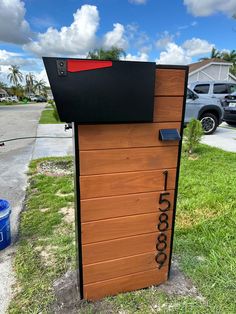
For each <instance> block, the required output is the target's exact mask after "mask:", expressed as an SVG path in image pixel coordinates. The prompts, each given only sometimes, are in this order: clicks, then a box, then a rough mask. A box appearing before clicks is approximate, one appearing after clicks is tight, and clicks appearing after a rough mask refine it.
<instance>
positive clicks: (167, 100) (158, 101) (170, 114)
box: [153, 97, 184, 122]
mask: <svg viewBox="0 0 236 314" xmlns="http://www.w3.org/2000/svg"><path fill="white" fill-rule="evenodd" d="M183 101H184V100H183V97H155V98H154V114H153V121H154V122H167V121H169V122H174V121H181V120H182V111H183V106H184V104H183Z"/></svg>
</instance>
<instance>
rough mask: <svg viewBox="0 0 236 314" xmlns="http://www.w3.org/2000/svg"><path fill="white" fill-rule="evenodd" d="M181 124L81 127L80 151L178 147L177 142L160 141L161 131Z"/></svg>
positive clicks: (178, 127) (178, 126)
mask: <svg viewBox="0 0 236 314" xmlns="http://www.w3.org/2000/svg"><path fill="white" fill-rule="evenodd" d="M180 125H181V124H180V122H173V123H139V124H137V123H134V124H113V125H108V124H106V125H105V124H100V125H99V124H97V125H80V126H79V147H80V151H83V150H94V149H109V148H132V147H133V148H134V147H153V146H155V147H157V146H170V145H175V146H176V145H178V142H176V141H160V140H159V130H160V129H178V130H180Z"/></svg>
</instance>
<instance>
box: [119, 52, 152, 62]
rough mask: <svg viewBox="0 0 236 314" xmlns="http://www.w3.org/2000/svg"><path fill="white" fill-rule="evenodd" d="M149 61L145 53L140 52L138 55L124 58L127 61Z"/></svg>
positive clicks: (128, 55) (129, 55)
mask: <svg viewBox="0 0 236 314" xmlns="http://www.w3.org/2000/svg"><path fill="white" fill-rule="evenodd" d="M148 59H149V56H148V54H147V53H145V52H138V53H137V55H132V54H130V53H128V54H127V55H126V56H125V58H124V60H126V61H148Z"/></svg>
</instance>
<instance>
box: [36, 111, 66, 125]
mask: <svg viewBox="0 0 236 314" xmlns="http://www.w3.org/2000/svg"><path fill="white" fill-rule="evenodd" d="M39 123H40V124H58V123H63V122H61V121H58V120H57V119H56V118H55V116H54V113H53V110H52V109H45V110H43V111H42V113H41V117H40V120H39Z"/></svg>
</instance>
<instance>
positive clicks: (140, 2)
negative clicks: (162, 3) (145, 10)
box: [129, 0, 147, 4]
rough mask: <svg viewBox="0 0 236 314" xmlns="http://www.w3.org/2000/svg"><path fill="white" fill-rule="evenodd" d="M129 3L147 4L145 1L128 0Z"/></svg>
mask: <svg viewBox="0 0 236 314" xmlns="http://www.w3.org/2000/svg"><path fill="white" fill-rule="evenodd" d="M129 2H130V3H134V4H145V3H147V0H129Z"/></svg>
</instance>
